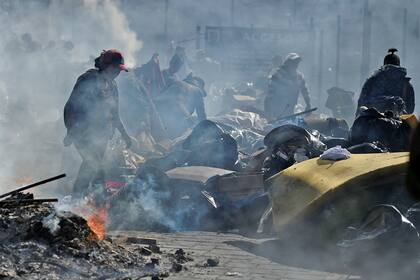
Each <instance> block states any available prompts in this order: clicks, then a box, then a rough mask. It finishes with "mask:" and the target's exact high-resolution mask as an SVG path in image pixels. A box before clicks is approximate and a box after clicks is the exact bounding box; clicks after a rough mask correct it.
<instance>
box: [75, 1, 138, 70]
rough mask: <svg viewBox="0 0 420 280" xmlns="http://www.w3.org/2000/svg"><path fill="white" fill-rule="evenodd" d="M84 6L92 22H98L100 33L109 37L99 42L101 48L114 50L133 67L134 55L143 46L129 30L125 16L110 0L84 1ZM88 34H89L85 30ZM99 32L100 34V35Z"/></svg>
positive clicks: (134, 62)
mask: <svg viewBox="0 0 420 280" xmlns="http://www.w3.org/2000/svg"><path fill="white" fill-rule="evenodd" d="M83 3H84V5H85V6H86V7H87V8H88V13H89V17H90V18H91V20H93V21H94V22H99V23H100V24H101V27H102V29H103V30H102V32H103V33H105V34H107V35H108V36H109V37H104V38H101V39H102V40H103V41H102V40H101V41H102V42H101V41H99V42H98V43H101V44H102V45H103V46H110V45H112V46H110V47H109V48H116V49H119V50H121V51H122V52H123V54H124V55H125V62H126V64H127V65H128V66H130V67H133V66H134V65H135V64H136V54H137V52H138V51H140V49H141V48H142V46H143V43H142V42H141V41H139V39H138V38H137V34H136V33H135V32H134V31H133V30H131V29H130V27H129V24H128V21H127V19H126V17H125V15H124V14H123V13H122V12H121V10H120V9H119V8H118V6H117V4H116V2H115V1H112V0H104V1H100V0H84V1H83ZM87 31H88V32H91V30H90V29H89V28H87ZM102 32H101V33H102Z"/></svg>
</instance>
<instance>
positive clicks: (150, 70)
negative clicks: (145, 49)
mask: <svg viewBox="0 0 420 280" xmlns="http://www.w3.org/2000/svg"><path fill="white" fill-rule="evenodd" d="M134 74H135V75H136V77H137V78H138V79H140V80H141V81H142V83H143V85H144V87H145V88H146V89H147V90H148V92H149V94H150V95H151V96H152V97H154V96H156V95H158V94H160V93H161V92H162V90H163V89H164V88H165V82H164V79H163V75H162V72H161V70H160V62H159V54H158V53H154V54H153V56H152V58H151V59H150V60H149V61H148V62H147V63H146V64H143V65H142V66H141V67H138V68H137V69H135V70H134Z"/></svg>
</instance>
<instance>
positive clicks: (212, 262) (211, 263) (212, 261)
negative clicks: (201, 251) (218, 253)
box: [206, 258, 219, 267]
mask: <svg viewBox="0 0 420 280" xmlns="http://www.w3.org/2000/svg"><path fill="white" fill-rule="evenodd" d="M206 265H207V266H208V267H215V266H218V265H219V259H214V258H212V259H207V262H206Z"/></svg>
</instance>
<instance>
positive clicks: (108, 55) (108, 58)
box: [100, 49, 128, 72]
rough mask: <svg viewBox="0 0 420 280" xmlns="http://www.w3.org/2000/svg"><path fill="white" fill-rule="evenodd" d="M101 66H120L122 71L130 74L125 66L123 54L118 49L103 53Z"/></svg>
mask: <svg viewBox="0 0 420 280" xmlns="http://www.w3.org/2000/svg"><path fill="white" fill-rule="evenodd" d="M100 60H101V64H102V65H104V66H105V65H111V64H112V65H118V67H119V68H120V69H121V70H124V71H126V72H128V70H127V68H126V67H125V64H124V57H123V55H122V53H121V52H120V51H118V50H116V49H111V50H107V51H103V52H102V54H101V58H100Z"/></svg>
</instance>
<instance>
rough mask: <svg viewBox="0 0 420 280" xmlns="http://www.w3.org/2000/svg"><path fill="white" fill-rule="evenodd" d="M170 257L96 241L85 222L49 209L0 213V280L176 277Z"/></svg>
mask: <svg viewBox="0 0 420 280" xmlns="http://www.w3.org/2000/svg"><path fill="white" fill-rule="evenodd" d="M174 255H177V253H176V252H175V254H171V253H170V252H161V251H160V249H159V247H158V246H157V245H156V244H154V245H153V246H152V245H148V246H147V247H146V246H143V245H141V244H127V242H125V243H121V242H117V241H116V239H112V238H110V237H106V238H105V239H104V240H99V239H98V238H97V237H96V236H95V234H94V233H93V232H92V231H91V229H90V228H89V226H88V224H87V222H86V220H85V219H83V218H82V217H80V216H77V215H75V214H73V213H71V212H60V213H57V212H56V211H55V209H54V207H52V206H51V205H49V204H38V205H22V206H20V207H0V263H1V264H2V265H1V267H0V278H3V277H5V278H8V279H9V278H11V279H45V276H46V275H48V279H123V278H124V279H128V278H126V277H129V278H130V279H138V278H142V277H147V276H150V277H153V278H152V279H159V278H161V277H166V276H168V275H169V273H170V272H178V271H180V268H179V265H178V264H179V262H177V261H176V260H174V257H173V256H174ZM175 259H176V258H175ZM191 260H192V259H187V261H191Z"/></svg>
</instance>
